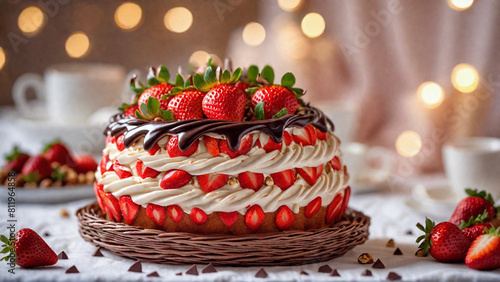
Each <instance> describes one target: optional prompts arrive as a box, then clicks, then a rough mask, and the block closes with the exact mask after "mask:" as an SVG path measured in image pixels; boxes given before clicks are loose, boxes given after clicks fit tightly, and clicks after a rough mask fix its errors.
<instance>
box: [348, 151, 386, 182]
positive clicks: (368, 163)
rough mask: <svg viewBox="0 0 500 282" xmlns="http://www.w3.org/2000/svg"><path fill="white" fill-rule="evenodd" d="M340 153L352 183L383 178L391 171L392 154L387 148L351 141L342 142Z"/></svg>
mask: <svg viewBox="0 0 500 282" xmlns="http://www.w3.org/2000/svg"><path fill="white" fill-rule="evenodd" d="M342 153H343V156H344V158H343V159H344V161H345V163H346V165H347V171H348V172H349V176H350V179H351V180H352V182H353V183H356V182H367V181H378V180H383V179H386V178H387V177H388V176H389V175H390V173H391V170H392V166H393V155H392V152H391V151H390V150H389V149H387V148H384V147H368V146H367V145H365V144H362V143H355V142H351V143H345V144H342ZM374 163H377V164H378V166H377V167H374Z"/></svg>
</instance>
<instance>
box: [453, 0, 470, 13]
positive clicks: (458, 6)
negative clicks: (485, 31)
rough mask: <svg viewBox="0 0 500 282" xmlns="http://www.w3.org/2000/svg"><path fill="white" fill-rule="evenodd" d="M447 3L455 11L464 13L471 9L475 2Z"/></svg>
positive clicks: (463, 0)
mask: <svg viewBox="0 0 500 282" xmlns="http://www.w3.org/2000/svg"><path fill="white" fill-rule="evenodd" d="M447 2H448V6H450V8H452V9H453V10H457V11H463V10H467V9H469V8H470V6H472V3H474V0H448V1H447Z"/></svg>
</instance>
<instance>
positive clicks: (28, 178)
mask: <svg viewBox="0 0 500 282" xmlns="http://www.w3.org/2000/svg"><path fill="white" fill-rule="evenodd" d="M23 180H24V182H31V183H38V182H39V181H40V175H39V174H38V171H33V172H30V173H28V174H26V175H24V176H23Z"/></svg>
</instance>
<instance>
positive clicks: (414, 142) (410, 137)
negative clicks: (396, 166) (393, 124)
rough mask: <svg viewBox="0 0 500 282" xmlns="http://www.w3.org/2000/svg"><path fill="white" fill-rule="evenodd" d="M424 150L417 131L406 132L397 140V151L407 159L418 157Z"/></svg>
mask: <svg viewBox="0 0 500 282" xmlns="http://www.w3.org/2000/svg"><path fill="white" fill-rule="evenodd" d="M420 149H422V138H420V135H418V133H416V132H415V131H411V130H408V131H405V132H403V133H401V134H400V135H399V136H398V139H396V150H397V151H398V154H400V155H401V156H403V157H405V158H411V157H413V156H416V155H417V154H418V153H419V152H420Z"/></svg>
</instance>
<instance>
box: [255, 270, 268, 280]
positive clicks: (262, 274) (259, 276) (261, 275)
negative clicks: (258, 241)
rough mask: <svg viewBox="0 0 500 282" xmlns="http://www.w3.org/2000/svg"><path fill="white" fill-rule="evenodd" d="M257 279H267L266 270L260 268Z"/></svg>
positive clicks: (256, 274)
mask: <svg viewBox="0 0 500 282" xmlns="http://www.w3.org/2000/svg"><path fill="white" fill-rule="evenodd" d="M255 278H267V272H266V271H265V270H264V268H262V267H261V268H259V270H258V271H257V273H255Z"/></svg>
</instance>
